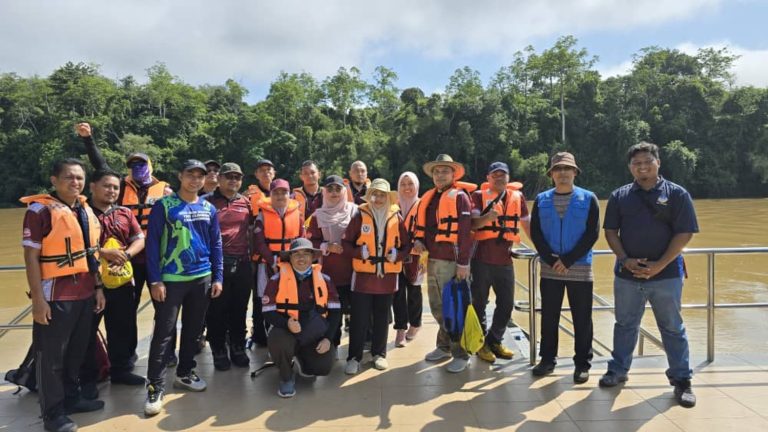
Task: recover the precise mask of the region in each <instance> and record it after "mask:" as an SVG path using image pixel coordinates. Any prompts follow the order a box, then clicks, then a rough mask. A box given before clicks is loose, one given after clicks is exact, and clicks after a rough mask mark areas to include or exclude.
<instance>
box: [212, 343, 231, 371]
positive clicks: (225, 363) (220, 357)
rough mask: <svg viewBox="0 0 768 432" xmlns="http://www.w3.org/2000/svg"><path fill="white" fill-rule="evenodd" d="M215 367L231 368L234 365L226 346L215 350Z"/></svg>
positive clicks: (222, 369)
mask: <svg viewBox="0 0 768 432" xmlns="http://www.w3.org/2000/svg"><path fill="white" fill-rule="evenodd" d="M213 367H215V368H216V370H219V371H225V370H229V368H230V367H232V363H230V361H229V355H228V354H227V349H226V348H222V349H215V350H213Z"/></svg>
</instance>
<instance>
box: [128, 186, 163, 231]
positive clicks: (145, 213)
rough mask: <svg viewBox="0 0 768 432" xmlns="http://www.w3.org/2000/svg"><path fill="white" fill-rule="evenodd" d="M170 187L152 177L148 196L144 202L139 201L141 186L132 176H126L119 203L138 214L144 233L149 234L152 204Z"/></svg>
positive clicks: (137, 217)
mask: <svg viewBox="0 0 768 432" xmlns="http://www.w3.org/2000/svg"><path fill="white" fill-rule="evenodd" d="M166 187H169V186H168V183H166V182H164V181H160V180H158V179H156V178H154V177H153V178H152V184H151V185H150V186H149V189H148V190H147V198H146V199H145V200H144V202H139V192H138V190H139V187H138V186H137V185H136V183H134V182H133V180H131V179H130V178H126V179H125V180H124V181H123V188H122V192H121V195H122V199H120V200H118V201H119V204H120V205H121V206H123V207H128V208H129V209H131V211H132V212H133V215H134V216H136V220H137V221H138V222H139V226H140V227H141V230H142V231H144V234H145V235H146V234H147V225H149V212H150V210H152V205H154V204H155V201H157V200H159V199H160V198H162V197H163V196H164V195H165V188H166Z"/></svg>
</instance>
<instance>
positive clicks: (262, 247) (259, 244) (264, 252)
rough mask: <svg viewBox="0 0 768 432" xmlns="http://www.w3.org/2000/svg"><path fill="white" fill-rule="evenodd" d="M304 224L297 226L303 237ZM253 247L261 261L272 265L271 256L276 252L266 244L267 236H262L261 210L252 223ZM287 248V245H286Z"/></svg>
mask: <svg viewBox="0 0 768 432" xmlns="http://www.w3.org/2000/svg"><path fill="white" fill-rule="evenodd" d="M304 236H305V235H304V224H301V226H300V227H299V237H304ZM253 247H254V251H256V252H258V253H259V255H261V261H262V262H266V263H268V264H269V265H270V267H271V266H272V261H273V259H274V258H273V257H274V256H277V252H272V249H270V248H269V245H268V244H267V238H266V237H265V236H264V220H263V219H262V216H261V212H259V216H257V217H256V221H255V222H254V224H253ZM286 250H288V245H286Z"/></svg>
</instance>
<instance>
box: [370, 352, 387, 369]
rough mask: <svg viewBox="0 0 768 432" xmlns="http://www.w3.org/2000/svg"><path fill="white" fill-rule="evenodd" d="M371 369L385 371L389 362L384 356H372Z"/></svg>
mask: <svg viewBox="0 0 768 432" xmlns="http://www.w3.org/2000/svg"><path fill="white" fill-rule="evenodd" d="M373 367H374V368H376V369H378V370H386V369H387V368H389V362H388V361H387V358H386V357H384V356H380V355H377V356H373Z"/></svg>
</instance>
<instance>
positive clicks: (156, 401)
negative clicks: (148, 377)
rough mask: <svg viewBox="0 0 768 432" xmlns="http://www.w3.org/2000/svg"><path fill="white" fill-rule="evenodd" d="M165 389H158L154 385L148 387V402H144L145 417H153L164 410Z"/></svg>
mask: <svg viewBox="0 0 768 432" xmlns="http://www.w3.org/2000/svg"><path fill="white" fill-rule="evenodd" d="M164 393H165V392H164V391H163V389H156V388H155V386H153V385H152V384H150V385H148V386H147V400H146V401H144V415H146V416H153V415H156V414H159V413H160V410H162V409H163V394H164Z"/></svg>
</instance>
